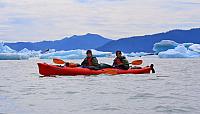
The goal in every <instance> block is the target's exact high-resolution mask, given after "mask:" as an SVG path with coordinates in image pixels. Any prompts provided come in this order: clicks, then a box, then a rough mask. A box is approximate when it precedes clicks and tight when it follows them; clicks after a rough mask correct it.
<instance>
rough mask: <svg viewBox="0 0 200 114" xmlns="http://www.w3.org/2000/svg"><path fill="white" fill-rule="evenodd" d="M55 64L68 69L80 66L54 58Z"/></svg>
mask: <svg viewBox="0 0 200 114" xmlns="http://www.w3.org/2000/svg"><path fill="white" fill-rule="evenodd" d="M53 62H54V63H56V64H65V65H66V66H68V67H77V66H80V65H79V64H76V63H70V62H65V61H63V60H62V59H58V58H53Z"/></svg>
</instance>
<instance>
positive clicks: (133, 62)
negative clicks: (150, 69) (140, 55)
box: [130, 60, 143, 65]
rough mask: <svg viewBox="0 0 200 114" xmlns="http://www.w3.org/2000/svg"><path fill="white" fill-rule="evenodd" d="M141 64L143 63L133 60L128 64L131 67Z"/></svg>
mask: <svg viewBox="0 0 200 114" xmlns="http://www.w3.org/2000/svg"><path fill="white" fill-rule="evenodd" d="M142 63H143V61H142V60H134V61H132V62H131V63H130V64H132V65H141V64H142Z"/></svg>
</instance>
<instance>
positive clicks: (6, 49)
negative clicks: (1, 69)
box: [0, 42, 17, 53]
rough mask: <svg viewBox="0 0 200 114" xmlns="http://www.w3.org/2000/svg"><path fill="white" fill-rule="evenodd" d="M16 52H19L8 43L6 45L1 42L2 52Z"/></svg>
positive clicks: (0, 49)
mask: <svg viewBox="0 0 200 114" xmlns="http://www.w3.org/2000/svg"><path fill="white" fill-rule="evenodd" d="M14 52H17V51H15V50H13V49H11V48H10V47H8V46H7V45H4V43H3V42H1V43H0V53H14Z"/></svg>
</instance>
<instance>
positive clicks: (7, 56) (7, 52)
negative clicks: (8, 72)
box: [0, 43, 29, 60]
mask: <svg viewBox="0 0 200 114" xmlns="http://www.w3.org/2000/svg"><path fill="white" fill-rule="evenodd" d="M23 59H29V56H28V55H27V54H24V53H17V51H15V50H13V49H11V48H10V47H8V46H6V45H4V43H0V60H23Z"/></svg>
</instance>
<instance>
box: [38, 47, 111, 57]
mask: <svg viewBox="0 0 200 114" xmlns="http://www.w3.org/2000/svg"><path fill="white" fill-rule="evenodd" d="M85 53H86V50H81V49H77V50H69V51H56V52H53V53H47V54H41V55H40V59H52V58H62V59H83V58H84V57H85V56H86V54H85ZM92 53H93V55H94V56H95V57H109V56H111V55H112V52H101V51H97V50H93V49H92Z"/></svg>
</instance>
